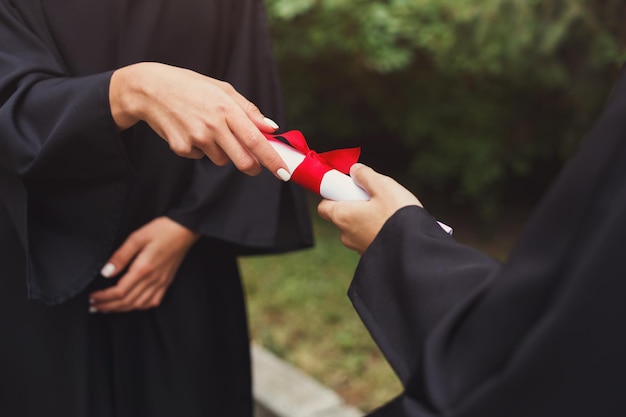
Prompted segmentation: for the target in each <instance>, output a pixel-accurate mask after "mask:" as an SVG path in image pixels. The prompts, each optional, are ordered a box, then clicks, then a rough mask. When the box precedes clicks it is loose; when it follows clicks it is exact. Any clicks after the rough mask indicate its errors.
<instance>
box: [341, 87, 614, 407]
mask: <svg viewBox="0 0 626 417" xmlns="http://www.w3.org/2000/svg"><path fill="white" fill-rule="evenodd" d="M624 114H626V82H624V80H623V79H622V80H621V81H620V83H619V84H618V86H617V87H616V90H615V93H614V95H613V97H612V100H611V102H610V103H609V104H608V106H607V108H606V109H605V112H604V113H603V116H602V117H601V118H600V120H599V121H598V123H597V124H596V126H595V127H594V129H593V130H592V131H591V132H590V134H589V135H588V137H587V138H586V140H585V142H584V143H583V145H582V146H581V149H580V150H579V152H578V153H577V155H576V156H575V157H574V158H573V159H572V160H571V161H570V162H569V163H568V165H567V166H566V167H565V169H564V170H563V172H562V173H561V175H560V176H559V178H558V179H557V181H556V182H555V183H554V184H553V186H552V187H551V189H550V190H549V192H548V193H547V194H546V196H545V198H544V199H543V201H542V202H541V204H540V205H539V206H538V207H537V209H536V210H535V212H534V213H533V216H532V217H531V219H530V220H529V223H528V224H527V226H526V228H525V229H524V231H523V233H522V235H521V237H520V239H519V241H518V243H517V244H516V246H515V248H514V250H513V251H512V253H511V255H510V258H509V260H508V261H507V262H506V264H504V265H502V266H497V264H495V263H493V262H490V261H488V260H487V259H486V258H485V257H484V256H481V255H480V254H477V253H476V252H474V251H472V250H471V249H469V248H462V247H460V246H459V245H457V244H455V243H453V242H452V241H451V239H448V238H446V236H445V235H444V234H442V233H440V232H439V231H438V230H437V229H436V227H434V226H433V221H432V220H431V219H428V217H427V215H426V214H425V213H423V212H419V210H416V209H404V210H402V211H400V212H399V213H397V214H396V215H395V216H394V217H393V218H392V219H391V220H390V221H389V223H388V224H387V226H385V228H384V229H383V231H382V232H381V234H380V236H378V238H377V240H376V241H375V243H374V244H373V245H372V247H371V248H370V249H368V251H367V252H366V253H365V254H364V256H363V258H362V260H361V263H360V265H359V268H358V270H357V273H356V276H355V279H354V282H353V284H352V287H351V289H350V295H351V297H352V299H353V300H354V304H355V306H356V308H357V310H358V311H359V313H360V315H361V317H362V318H363V320H364V322H365V324H366V325H367V326H368V328H369V330H370V332H371V333H372V335H373V337H374V339H375V340H376V341H377V342H378V343H379V344H380V347H381V349H382V350H383V352H384V353H385V355H386V356H387V357H388V358H389V361H390V362H391V363H392V365H393V366H394V369H396V370H397V372H398V374H399V375H400V377H401V379H402V382H403V384H404V386H405V392H404V394H402V395H401V396H399V397H398V398H397V399H395V400H393V401H392V402H390V403H389V404H388V405H386V406H385V407H383V408H381V409H380V410H378V411H376V412H374V413H373V414H372V415H374V416H394V417H399V416H400V417H401V416H411V417H417V416H420V417H421V416H444V415H445V416H451V417H470V416H472V417H474V416H475V417H501V416H507V417H528V416H532V417H554V416H576V417H578V416H580V417H582V416H589V415H595V416H611V415H616V414H615V413H618V414H619V411H617V410H623V409H624V408H623V407H624V402H623V394H622V392H621V391H622V388H621V387H622V381H623V376H624V375H625V374H626V359H624V352H625V351H626V335H625V334H624V332H622V331H621V330H620V329H621V328H623V323H624V319H625V318H626V303H624V294H626V281H625V279H624V278H625V277H626V263H625V262H624V242H625V241H626V238H625V236H626V181H625V180H624V179H625V178H626V163H625V161H626V117H624ZM407 229H410V230H407ZM398 242H399V243H398Z"/></svg>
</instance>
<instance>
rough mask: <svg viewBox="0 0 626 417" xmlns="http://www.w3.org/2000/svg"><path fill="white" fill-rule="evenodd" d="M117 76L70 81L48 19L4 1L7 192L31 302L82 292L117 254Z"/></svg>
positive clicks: (123, 168) (2, 126) (3, 165)
mask: <svg viewBox="0 0 626 417" xmlns="http://www.w3.org/2000/svg"><path fill="white" fill-rule="evenodd" d="M110 76H111V74H110V73H100V74H95V75H92V76H86V77H70V76H69V74H68V73H67V71H66V69H65V67H64V65H63V61H62V59H61V58H60V54H59V53H58V51H57V50H56V48H55V46H54V42H53V38H52V36H51V35H50V34H49V33H48V32H47V30H46V26H45V24H44V22H43V20H39V19H38V18H37V16H29V18H28V19H25V18H24V16H23V15H21V14H20V13H19V12H18V11H17V9H16V8H14V6H13V5H12V4H11V3H10V2H9V1H7V0H2V1H0V175H2V177H3V180H2V181H0V183H1V184H3V188H2V189H1V190H0V192H1V194H2V203H3V204H4V205H6V206H7V208H8V212H9V213H11V215H12V217H13V221H14V223H15V224H16V227H17V229H18V233H19V235H20V236H21V239H22V243H23V244H24V246H25V250H26V252H27V255H28V274H29V275H28V286H29V288H28V290H29V297H30V298H33V299H39V300H43V301H46V302H49V303H58V302H61V301H63V300H64V299H66V298H67V297H68V296H71V295H73V294H75V293H76V292H78V291H79V290H80V289H82V287H83V286H84V285H85V284H86V283H87V282H88V280H90V279H91V278H93V277H94V276H97V271H98V270H99V268H100V266H101V265H100V263H101V262H103V261H104V260H106V253H109V252H110V250H111V247H110V245H111V244H112V241H113V238H114V235H115V232H116V227H117V223H118V220H119V216H120V215H121V204H122V199H123V197H124V193H125V180H124V178H125V176H126V175H127V173H128V163H127V160H126V158H125V155H124V150H123V146H122V144H121V141H120V137H119V134H118V132H117V129H116V126H115V123H114V121H113V119H112V116H111V112H110V106H109V95H108V94H109V93H108V91H109V81H110ZM19 190H21V191H19ZM62 247H63V248H65V249H64V250H63V251H60V248H62ZM66 253H72V254H73V255H72V259H67V255H63V254H66Z"/></svg>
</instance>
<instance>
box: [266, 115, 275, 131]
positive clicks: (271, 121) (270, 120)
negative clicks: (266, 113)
mask: <svg viewBox="0 0 626 417" xmlns="http://www.w3.org/2000/svg"><path fill="white" fill-rule="evenodd" d="M263 120H265V124H267V125H268V126H269V127H271V128H272V129H278V124H276V122H275V121H273V120H272V119H270V118H269V117H265V118H263Z"/></svg>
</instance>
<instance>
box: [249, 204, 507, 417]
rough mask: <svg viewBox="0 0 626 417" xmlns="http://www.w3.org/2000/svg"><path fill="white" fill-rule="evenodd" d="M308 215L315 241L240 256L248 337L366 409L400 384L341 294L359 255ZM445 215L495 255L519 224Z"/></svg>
mask: <svg viewBox="0 0 626 417" xmlns="http://www.w3.org/2000/svg"><path fill="white" fill-rule="evenodd" d="M312 218H313V227H314V233H315V237H316V246H315V248H313V249H308V250H305V251H300V252H295V253H292V254H286V255H277V256H261V257H246V258H242V259H241V261H240V265H241V269H242V275H243V277H244V287H245V290H246V293H247V298H248V310H249V317H250V329H251V333H252V337H253V339H254V340H255V341H256V342H257V343H258V344H260V345H262V346H264V347H265V348H267V349H269V350H270V351H272V352H274V353H275V354H277V355H278V356H280V357H282V358H283V359H285V360H287V361H288V362H291V363H293V364H294V365H296V366H297V367H298V368H300V369H302V370H303V371H304V372H306V373H308V374H309V375H311V376H313V377H314V378H316V379H317V380H318V381H320V382H321V383H322V384H324V385H326V386H328V387H330V388H332V389H334V390H335V391H336V392H337V393H338V394H339V395H341V396H342V397H343V398H344V400H345V401H346V402H347V403H349V404H351V405H354V406H356V407H358V408H360V409H362V410H363V411H371V410H372V409H374V408H375V407H377V406H380V405H382V404H383V403H385V402H386V401H388V400H390V399H391V398H393V397H394V396H396V395H398V394H399V393H400V392H401V390H402V388H401V385H400V383H399V382H398V380H397V379H396V377H395V375H394V373H393V371H392V370H391V368H390V367H389V365H388V364H387V362H386V361H385V359H384V358H383V356H382V355H381V353H380V352H379V350H378V348H377V347H376V345H375V344H374V342H373V341H372V340H371V338H370V336H369V334H368V332H367V330H366V329H365V327H364V326H363V324H362V323H361V321H360V319H359V317H358V315H357V314H356V312H355V311H354V309H353V307H352V305H351V303H350V300H349V299H348V297H347V295H346V291H347V289H348V286H349V284H350V280H351V279H352V276H353V273H354V270H355V267H356V265H357V263H358V261H359V256H358V255H357V254H356V253H354V252H352V251H350V250H348V249H346V248H345V247H343V246H342V245H341V243H340V242H339V232H338V231H337V230H336V229H335V228H334V227H333V226H331V225H330V224H329V223H326V222H324V221H323V220H321V219H319V218H318V217H317V215H316V214H315V213H313V214H312ZM444 221H448V222H450V224H451V225H454V226H455V235H457V239H458V240H460V241H462V242H464V243H468V244H472V245H473V246H475V247H478V248H480V249H483V250H485V251H487V252H488V253H491V254H492V256H494V257H496V258H500V259H502V258H504V257H505V256H506V254H507V253H508V251H509V249H510V247H511V244H512V241H513V238H514V235H516V232H517V230H518V227H517V226H518V225H519V222H518V221H515V222H510V221H509V222H506V224H508V225H509V226H508V227H507V228H504V232H503V233H504V234H500V235H495V236H493V239H484V238H482V237H480V236H482V235H480V233H479V231H477V230H474V229H472V228H471V227H463V226H462V221H463V218H462V214H461V217H460V218H458V219H452V220H449V219H444ZM465 222H466V223H467V219H465ZM494 242H498V243H497V244H494Z"/></svg>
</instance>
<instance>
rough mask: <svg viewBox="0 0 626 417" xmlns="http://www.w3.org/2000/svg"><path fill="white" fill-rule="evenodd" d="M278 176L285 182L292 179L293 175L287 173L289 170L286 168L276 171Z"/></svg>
mask: <svg viewBox="0 0 626 417" xmlns="http://www.w3.org/2000/svg"><path fill="white" fill-rule="evenodd" d="M276 175H278V177H279V178H280V179H281V180H283V181H285V182H287V181H289V180H290V179H291V174H290V173H289V172H287V170H286V169H284V168H278V171H276Z"/></svg>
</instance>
